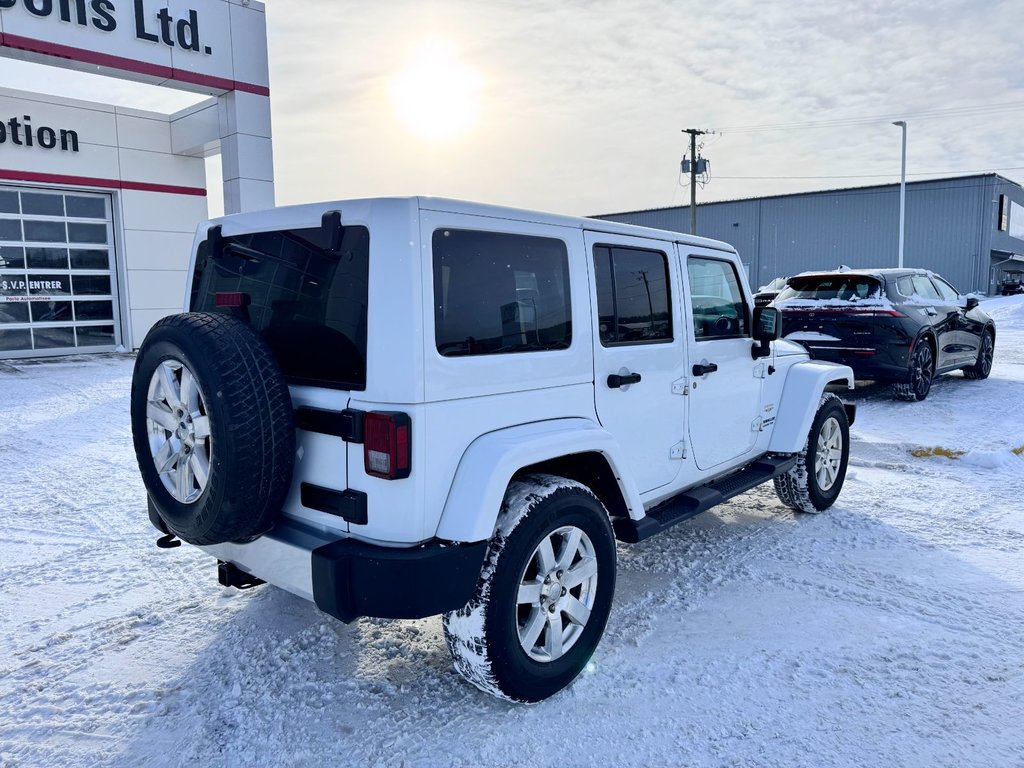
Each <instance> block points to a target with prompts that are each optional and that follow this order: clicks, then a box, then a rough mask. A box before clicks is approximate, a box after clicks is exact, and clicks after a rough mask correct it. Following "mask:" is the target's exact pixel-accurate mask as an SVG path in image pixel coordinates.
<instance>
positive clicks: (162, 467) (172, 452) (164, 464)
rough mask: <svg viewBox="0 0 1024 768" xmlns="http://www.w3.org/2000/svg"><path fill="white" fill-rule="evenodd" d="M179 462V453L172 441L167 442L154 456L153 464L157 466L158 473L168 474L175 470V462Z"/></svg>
mask: <svg viewBox="0 0 1024 768" xmlns="http://www.w3.org/2000/svg"><path fill="white" fill-rule="evenodd" d="M177 460H178V451H177V449H175V447H174V445H173V443H172V442H171V441H170V440H165V441H164V444H163V447H161V448H160V450H158V451H157V452H156V454H155V455H154V456H153V463H154V464H156V471H157V472H158V473H160V474H161V475H162V474H166V473H167V472H170V471H171V470H172V469H173V468H174V462H176V461H177Z"/></svg>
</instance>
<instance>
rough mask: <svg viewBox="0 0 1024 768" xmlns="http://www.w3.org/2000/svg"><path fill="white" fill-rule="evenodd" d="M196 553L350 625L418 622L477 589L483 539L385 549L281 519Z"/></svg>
mask: <svg viewBox="0 0 1024 768" xmlns="http://www.w3.org/2000/svg"><path fill="white" fill-rule="evenodd" d="M154 525H156V523H155V522H154ZM157 528H158V529H160V526H157ZM161 530H162V529H161ZM200 549H202V550H203V551H204V552H206V553H207V554H210V555H213V556H214V557H216V558H217V559H218V560H219V561H221V562H222V563H226V564H229V565H230V566H231V567H232V568H234V569H238V570H239V571H242V572H244V573H246V574H250V575H251V576H253V577H256V579H257V580H262V581H265V582H267V583H268V584H273V585H274V586H276V587H279V588H281V589H284V590H286V591H288V592H291V593H292V594H295V595H298V596H299V597H304V598H305V599H307V600H311V601H313V602H314V603H315V604H316V607H317V608H319V609H320V610H321V611H323V612H324V613H328V614H330V615H331V616H334V617H335V618H338V619H341V620H342V621H344V622H346V623H348V622H351V621H354V620H355V619H358V618H359V617H361V616H372V617H376V618H382V619H421V618H424V617H425V616H434V615H437V614H440V613H445V612H447V611H454V610H457V609H459V608H461V607H462V606H464V605H465V604H466V603H468V602H469V599H470V598H471V597H472V596H473V592H474V590H475V589H476V585H477V582H478V581H479V578H480V569H481V567H482V566H483V561H484V555H486V554H487V542H486V541H481V542H476V543H472V544H457V543H454V542H449V541H442V540H440V539H432V540H430V541H428V542H424V543H422V544H418V545H415V546H410V547H382V546H379V545H375V544H367V543H366V542H362V541H358V540H356V539H351V538H349V539H338V538H337V537H336V536H331V535H329V534H326V533H324V532H321V531H318V530H314V529H312V528H310V527H307V526H305V525H301V524H299V523H293V522H290V521H285V522H280V523H278V524H277V525H276V526H274V528H273V530H271V531H270V532H269V533H266V534H264V535H263V536H260V537H259V538H258V539H256V540H255V541H251V542H249V543H247V544H236V543H233V542H228V543H225V544H215V545H212V546H205V547H200ZM222 570H223V569H222Z"/></svg>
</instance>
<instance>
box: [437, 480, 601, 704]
mask: <svg viewBox="0 0 1024 768" xmlns="http://www.w3.org/2000/svg"><path fill="white" fill-rule="evenodd" d="M614 592H615V537H614V534H613V533H612V527H611V524H610V522H609V519H608V512H607V510H606V509H605V508H604V506H603V505H602V504H601V502H600V501H598V499H597V497H595V496H594V494H593V493H592V492H591V491H590V489H589V488H587V487H586V486H584V485H582V484H580V483H577V482H575V481H573V480H567V479H565V478H561V477H554V476H552V475H530V476H527V477H524V478H522V479H521V480H515V481H513V482H512V483H511V484H510V485H509V488H508V491H507V493H506V495H505V501H504V503H503V505H502V513H501V516H500V518H499V520H498V530H497V531H496V533H495V536H494V538H493V539H492V541H491V546H490V549H489V550H488V554H487V558H486V559H485V561H484V567H483V570H482V573H481V576H480V581H479V583H478V585H477V590H476V593H475V594H474V596H473V598H472V599H471V600H470V601H469V603H468V604H467V605H466V606H465V607H464V608H462V609H460V610H458V611H453V612H451V613H448V614H446V615H445V617H444V634H445V641H446V643H447V645H448V650H449V651H450V652H451V654H452V658H453V660H454V662H455V668H456V669H457V670H458V671H459V673H460V674H461V675H462V676H463V677H465V678H466V679H467V680H468V681H469V682H471V683H473V685H475V686H476V687H477V688H480V689H481V690H482V691H485V692H487V693H491V694H494V695H498V696H502V697H504V698H508V699H511V700H513V701H525V702H531V701H540V700H542V699H546V698H548V697H549V696H551V695H553V694H555V693H557V692H558V691H560V690H561V689H562V688H564V687H565V686H567V685H568V684H569V683H570V682H572V681H573V679H575V678H576V676H577V675H578V674H579V673H580V672H581V671H582V670H583V668H584V667H585V666H586V664H587V662H588V661H589V660H590V657H591V655H592V654H593V653H594V649H595V648H597V644H598V642H599V641H600V639H601V636H602V635H603V634H604V628H605V624H606V623H607V621H608V614H609V612H610V610H611V603H612V595H613V594H614Z"/></svg>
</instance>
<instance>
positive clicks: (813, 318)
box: [774, 269, 996, 400]
mask: <svg viewBox="0 0 1024 768" xmlns="http://www.w3.org/2000/svg"><path fill="white" fill-rule="evenodd" d="M787 283H788V284H787V287H786V288H785V289H784V290H783V291H782V292H781V293H780V294H779V296H778V298H777V299H776V300H775V302H774V304H775V306H776V307H778V308H779V310H781V312H782V317H783V322H782V333H783V335H784V336H785V337H786V338H787V339H789V340H791V341H796V342H799V343H800V344H802V345H803V346H805V347H806V348H807V349H808V350H809V351H810V353H811V355H812V356H813V357H815V358H817V359H820V360H830V361H833V362H837V363H844V364H846V365H849V366H850V367H851V368H853V371H854V374H855V375H856V376H857V378H858V379H873V380H876V381H888V382H892V385H893V391H894V393H895V395H896V397H897V398H899V399H901V400H924V399H925V398H926V397H927V396H928V391H929V389H931V384H932V379H933V378H934V377H935V376H936V375H938V374H940V373H947V372H949V371H955V370H962V371H963V372H964V375H965V376H966V377H967V378H969V379H984V378H986V377H988V375H989V372H990V371H991V370H992V356H993V351H994V349H995V340H996V329H995V324H994V323H993V322H992V318H990V317H989V316H988V315H987V314H985V313H984V312H983V311H982V310H981V309H979V308H978V299H977V298H975V297H973V296H963V295H961V294H960V293H959V292H958V291H957V290H956V289H955V288H953V286H951V285H950V284H949V283H948V282H946V281H945V280H943V279H942V278H941V277H939V276H938V275H936V274H934V273H932V272H928V271H926V270H921V269H872V270H845V269H844V270H839V271H835V272H821V273H804V274H801V275H797V276H796V277H791V278H789V280H788V281H787Z"/></svg>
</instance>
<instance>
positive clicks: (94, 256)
mask: <svg viewBox="0 0 1024 768" xmlns="http://www.w3.org/2000/svg"><path fill="white" fill-rule="evenodd" d="M71 268H72V269H110V251H108V250H100V249H96V248H72V249H71Z"/></svg>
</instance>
